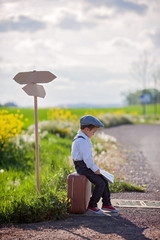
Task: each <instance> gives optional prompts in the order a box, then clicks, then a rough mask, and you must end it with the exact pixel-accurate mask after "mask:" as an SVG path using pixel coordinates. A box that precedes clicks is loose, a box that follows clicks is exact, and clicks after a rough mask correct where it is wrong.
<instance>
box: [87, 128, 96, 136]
mask: <svg viewBox="0 0 160 240" xmlns="http://www.w3.org/2000/svg"><path fill="white" fill-rule="evenodd" d="M97 130H98V127H94V128H92V129H91V130H90V129H89V128H85V134H86V135H87V136H88V137H89V138H91V137H92V136H93V135H94V134H95V132H96V131H97Z"/></svg>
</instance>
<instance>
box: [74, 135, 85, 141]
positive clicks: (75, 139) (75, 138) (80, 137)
mask: <svg viewBox="0 0 160 240" xmlns="http://www.w3.org/2000/svg"><path fill="white" fill-rule="evenodd" d="M78 138H83V139H85V138H84V137H83V136H78V137H75V138H74V139H73V142H74V141H75V140H76V139H78Z"/></svg>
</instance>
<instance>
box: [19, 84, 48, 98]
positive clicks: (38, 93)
mask: <svg viewBox="0 0 160 240" xmlns="http://www.w3.org/2000/svg"><path fill="white" fill-rule="evenodd" d="M22 89H23V90H24V91H25V92H26V93H27V94H28V95H29V96H35V97H41V98H44V97H45V96H46V92H45V90H44V87H43V86H41V85H38V84H27V85H26V86H25V87H23V88H22Z"/></svg>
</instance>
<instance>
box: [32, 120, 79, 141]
mask: <svg viewBox="0 0 160 240" xmlns="http://www.w3.org/2000/svg"><path fill="white" fill-rule="evenodd" d="M32 128H34V126H33V127H32ZM39 129H40V131H41V132H44V131H48V132H49V133H51V134H57V135H58V136H60V137H62V138H65V137H67V138H73V137H74V136H75V134H76V132H77V130H78V125H77V124H76V123H74V122H72V121H68V120H65V121H58V120H53V121H42V122H40V123H39Z"/></svg>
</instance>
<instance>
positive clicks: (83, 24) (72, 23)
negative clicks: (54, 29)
mask: <svg viewBox="0 0 160 240" xmlns="http://www.w3.org/2000/svg"><path fill="white" fill-rule="evenodd" d="M95 25H96V24H94V23H93V22H88V21H79V20H77V19H76V17H75V16H74V15H69V14H68V15H65V16H64V17H63V18H62V19H61V20H60V22H59V23H58V26H59V27H60V28H62V29H63V30H68V29H71V30H75V31H78V30H81V29H82V28H93V27H95Z"/></svg>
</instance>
